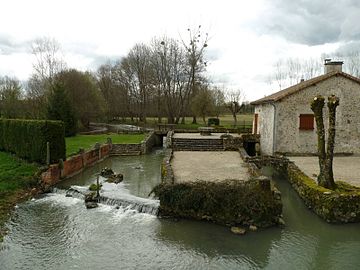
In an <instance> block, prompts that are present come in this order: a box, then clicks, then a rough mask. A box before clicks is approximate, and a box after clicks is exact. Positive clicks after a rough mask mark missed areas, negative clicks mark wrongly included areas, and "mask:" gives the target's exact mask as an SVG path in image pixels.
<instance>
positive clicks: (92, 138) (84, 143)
mask: <svg viewBox="0 0 360 270" xmlns="http://www.w3.org/2000/svg"><path fill="white" fill-rule="evenodd" d="M107 138H111V139H112V142H113V143H119V144H121V143H140V142H141V141H142V140H143V139H144V138H145V134H99V135H76V136H74V137H67V138H65V141H66V156H71V155H74V154H76V153H77V152H79V149H80V148H83V149H85V150H87V149H91V148H92V147H93V146H94V145H95V144H96V143H97V142H98V143H101V144H103V143H106V140H107Z"/></svg>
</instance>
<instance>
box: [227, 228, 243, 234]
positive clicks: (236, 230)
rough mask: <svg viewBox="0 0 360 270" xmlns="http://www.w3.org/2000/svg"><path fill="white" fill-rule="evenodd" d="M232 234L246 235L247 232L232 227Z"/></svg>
mask: <svg viewBox="0 0 360 270" xmlns="http://www.w3.org/2000/svg"><path fill="white" fill-rule="evenodd" d="M230 230H231V232H232V233H234V234H238V235H244V234H245V233H246V230H245V229H244V228H241V227H231V229H230Z"/></svg>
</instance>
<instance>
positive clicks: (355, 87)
mask: <svg viewBox="0 0 360 270" xmlns="http://www.w3.org/2000/svg"><path fill="white" fill-rule="evenodd" d="M342 64H343V62H339V61H331V60H328V61H325V65H324V71H325V72H324V75H321V76H318V77H315V78H312V79H310V80H306V81H303V80H302V81H301V82H300V83H298V84H296V85H293V86H291V87H289V88H286V89H284V90H281V91H279V92H276V93H274V94H272V95H269V96H266V97H264V98H261V99H259V100H256V101H254V102H252V103H251V104H253V105H255V115H254V124H253V133H255V134H260V147H261V153H262V154H264V155H273V154H285V155H286V154H287V155H294V154H295V155H308V154H315V153H316V152H317V135H316V124H315V121H314V115H313V112H312V110H311V108H310V103H311V101H312V100H313V98H314V97H315V96H317V95H322V96H324V97H325V98H326V99H327V97H328V96H330V95H336V96H338V97H339V98H340V105H339V106H338V108H337V112H336V138H335V153H346V154H360V79H359V78H356V77H354V76H351V75H350V74H347V73H345V72H342ZM327 120H328V116H327V106H326V105H325V107H324V123H325V130H326V131H327ZM326 133H327V132H326Z"/></svg>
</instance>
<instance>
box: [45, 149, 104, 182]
mask: <svg viewBox="0 0 360 270" xmlns="http://www.w3.org/2000/svg"><path fill="white" fill-rule="evenodd" d="M110 148H111V146H110V145H109V144H105V145H102V146H100V147H99V148H98V149H92V150H89V151H87V152H84V153H81V154H78V155H76V156H72V157H70V158H69V159H67V160H65V161H63V162H60V163H59V164H52V165H50V166H49V169H48V170H47V171H45V172H43V173H42V175H41V180H42V183H43V185H44V186H45V187H48V186H52V185H54V184H56V183H58V182H59V181H60V179H64V178H69V177H71V176H74V175H76V174H78V173H80V172H81V171H82V170H83V169H84V168H87V167H90V166H92V165H94V164H95V163H97V162H99V161H102V160H104V159H105V158H107V157H108V156H109V154H110Z"/></svg>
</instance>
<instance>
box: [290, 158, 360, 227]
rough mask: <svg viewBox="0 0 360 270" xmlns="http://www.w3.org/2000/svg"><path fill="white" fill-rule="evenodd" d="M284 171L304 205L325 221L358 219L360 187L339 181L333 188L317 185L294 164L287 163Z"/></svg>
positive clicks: (354, 220) (359, 215) (345, 221)
mask: <svg viewBox="0 0 360 270" xmlns="http://www.w3.org/2000/svg"><path fill="white" fill-rule="evenodd" d="M286 173H287V176H288V179H289V182H290V183H291V185H292V186H293V188H294V189H295V190H296V192H297V193H298V194H299V196H300V197H301V199H302V200H303V201H304V203H305V205H306V206H307V207H308V208H310V209H312V211H314V212H315V213H316V214H317V215H318V216H320V217H321V218H322V219H324V220H325V221H327V222H329V223H348V222H359V221H360V188H358V187H355V186H352V185H349V184H347V183H345V182H341V181H337V182H336V188H335V189H334V190H331V189H328V188H325V187H322V186H319V185H317V183H316V182H315V181H314V180H313V179H311V178H310V177H309V176H307V175H306V174H305V173H303V172H302V171H301V170H300V169H299V168H298V167H297V166H296V165H295V164H289V165H288V169H287V172H286Z"/></svg>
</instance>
